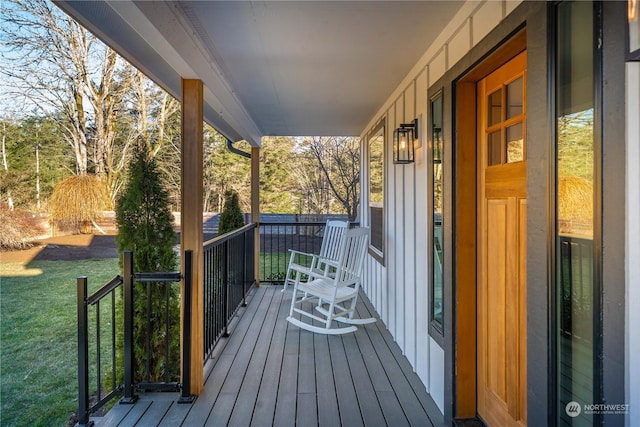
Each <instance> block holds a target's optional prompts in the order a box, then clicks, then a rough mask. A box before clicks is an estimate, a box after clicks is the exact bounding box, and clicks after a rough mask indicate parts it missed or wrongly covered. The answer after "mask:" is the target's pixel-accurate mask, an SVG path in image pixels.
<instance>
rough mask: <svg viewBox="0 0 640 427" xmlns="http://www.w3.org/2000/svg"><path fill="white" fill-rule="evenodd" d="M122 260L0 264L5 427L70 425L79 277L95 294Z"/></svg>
mask: <svg viewBox="0 0 640 427" xmlns="http://www.w3.org/2000/svg"><path fill="white" fill-rule="evenodd" d="M119 271H120V269H119V267H118V260H117V259H115V258H114V259H99V260H98V259H96V260H82V261H33V262H30V263H29V264H28V265H27V266H25V265H23V264H20V263H3V264H0V375H1V378H2V380H1V384H0V425H2V426H26V425H28V426H64V425H65V424H66V422H67V420H68V419H69V416H70V415H72V414H73V413H74V412H75V411H77V409H78V350H77V349H78V346H77V314H76V277H77V276H82V275H85V276H88V278H89V292H90V293H91V292H93V291H95V290H96V289H98V288H99V287H100V286H102V285H103V284H104V283H106V282H107V281H109V280H111V279H112V278H113V277H114V276H115V275H116V274H118V273H119Z"/></svg>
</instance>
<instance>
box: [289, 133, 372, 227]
mask: <svg viewBox="0 0 640 427" xmlns="http://www.w3.org/2000/svg"><path fill="white" fill-rule="evenodd" d="M303 147H304V148H305V149H307V150H308V151H309V153H311V154H312V155H313V157H314V158H315V162H312V163H311V164H312V166H311V167H317V168H318V170H319V173H320V176H317V172H315V171H313V170H310V169H308V168H309V166H307V169H306V170H303V171H300V173H299V175H300V176H301V177H302V178H304V179H302V180H301V181H300V183H301V185H302V186H303V188H304V187H305V186H306V187H307V190H308V191H307V193H308V194H309V193H310V192H311V193H313V191H316V192H317V191H322V190H323V189H328V190H329V191H330V194H331V197H333V198H335V200H337V202H338V203H339V204H340V206H341V207H342V209H343V210H344V212H345V213H346V214H347V215H348V216H349V220H350V221H353V220H355V219H356V216H357V215H358V206H359V202H360V199H359V198H360V141H359V139H358V138H352V137H313V138H308V139H306V140H305V141H304V143H303ZM314 163H315V165H314ZM314 176H315V179H314ZM303 191H304V190H303ZM315 197H316V200H317V202H318V203H320V204H327V206H328V208H327V209H326V212H330V211H332V210H333V209H331V206H330V205H331V202H330V201H329V200H328V199H327V197H328V196H327V195H326V194H316V195H315Z"/></svg>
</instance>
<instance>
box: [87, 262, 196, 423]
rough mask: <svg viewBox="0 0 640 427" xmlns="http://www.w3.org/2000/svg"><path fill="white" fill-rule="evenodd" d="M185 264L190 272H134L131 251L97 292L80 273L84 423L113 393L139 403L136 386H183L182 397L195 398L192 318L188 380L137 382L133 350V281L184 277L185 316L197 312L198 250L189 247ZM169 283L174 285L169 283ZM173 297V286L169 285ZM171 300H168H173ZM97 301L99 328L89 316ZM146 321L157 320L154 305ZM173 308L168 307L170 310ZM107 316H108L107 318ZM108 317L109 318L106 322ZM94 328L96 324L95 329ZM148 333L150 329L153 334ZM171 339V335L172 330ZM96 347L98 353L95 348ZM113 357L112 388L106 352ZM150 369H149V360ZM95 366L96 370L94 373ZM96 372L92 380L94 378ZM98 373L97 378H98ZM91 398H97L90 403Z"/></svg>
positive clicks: (187, 333)
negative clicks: (194, 280)
mask: <svg viewBox="0 0 640 427" xmlns="http://www.w3.org/2000/svg"><path fill="white" fill-rule="evenodd" d="M184 257H185V259H184V265H185V272H184V277H183V276H182V275H181V274H180V273H134V271H133V252H131V251H125V252H124V257H123V273H122V275H121V276H120V275H118V276H116V277H114V278H113V279H112V280H111V281H110V282H109V283H107V284H105V285H104V286H102V287H101V288H100V289H98V290H97V291H96V292H94V293H93V294H91V295H88V279H87V277H86V276H81V277H78V279H77V311H78V425H79V426H90V425H92V424H93V423H92V422H91V421H90V418H89V417H90V414H92V413H94V412H96V411H97V410H98V409H100V408H101V407H103V406H104V405H105V404H107V403H108V402H109V401H110V400H111V399H113V398H115V397H116V396H118V395H120V394H123V397H122V398H121V399H120V403H123V404H131V403H135V402H136V400H137V397H136V395H135V390H136V389H169V388H170V389H172V390H179V389H180V390H181V396H180V399H179V402H180V403H184V402H191V401H192V400H193V398H192V395H191V387H190V381H189V378H190V375H191V366H190V358H189V354H190V353H189V352H190V347H191V341H190V340H191V328H190V322H183V331H182V334H183V337H184V338H183V355H182V359H183V365H182V375H183V379H184V380H183V384H182V385H180V384H178V383H177V382H175V383H172V382H170V381H166V378H165V381H163V382H161V383H151V382H150V381H147V382H139V383H137V384H134V374H133V372H134V355H133V353H134V350H133V346H134V344H133V342H134V341H133V340H134V338H133V328H134V321H135V320H136V319H134V309H133V307H134V306H133V303H134V301H133V298H134V292H133V286H134V281H138V282H142V283H147V287H149V286H152V285H151V284H152V283H166V282H179V281H180V280H181V279H182V278H184V289H185V298H186V303H185V307H184V313H185V318H187V319H190V318H191V301H190V295H191V280H192V264H193V262H192V252H191V251H186V252H185V253H184ZM120 287H122V299H123V311H122V313H121V315H120V316H121V318H118V310H117V309H116V290H117V289H118V288H120ZM167 288H168V286H167ZM167 298H168V291H167ZM107 302H109V303H110V304H109V306H108V309H109V312H108V313H107V314H106V315H105V314H104V313H103V312H102V311H101V306H103V305H107ZM166 302H167V306H168V301H166ZM90 307H94V311H93V312H92V313H91V319H92V320H93V328H91V326H92V325H91V324H90V322H89V318H90V316H89V314H90V312H89V308H90ZM148 309H149V310H148V311H147V316H146V317H147V319H146V327H147V329H148V328H149V327H150V325H151V320H150V318H151V311H150V307H149V306H148ZM166 313H167V314H168V309H167V312H166ZM103 317H106V318H105V319H103ZM165 319H166V323H167V325H165V334H166V333H167V331H168V330H169V326H168V324H169V322H170V319H169V316H168V315H167V316H166V317H165ZM104 320H106V322H104ZM103 324H106V325H110V328H107V327H103ZM116 325H122V329H123V337H122V338H121V339H122V340H123V341H122V342H123V347H122V348H123V355H122V356H123V357H122V362H121V363H122V364H121V366H119V365H118V357H117V350H116V348H117V344H116V341H117V340H118V339H119V338H118V331H117V327H116ZM90 329H92V330H91V331H90ZM106 329H108V332H109V337H108V342H109V345H108V346H107V347H108V348H105V346H103V342H104V340H103V337H102V335H103V332H106ZM147 335H148V334H147ZM90 337H93V339H94V340H93V342H91V346H90V344H89V339H90ZM165 339H166V340H167V341H166V342H167V343H168V340H170V339H171V337H169V336H166V337H165ZM149 348H150V346H149V345H147V360H149V356H150V355H149ZM91 350H93V353H92V356H90V351H91ZM105 354H106V356H107V358H109V359H110V366H109V367H108V371H109V372H110V375H109V378H108V380H107V382H108V384H109V386H108V387H107V388H108V390H106V391H104V390H103V388H105V384H106V382H105V381H104V379H103V374H102V372H103V369H104V368H103V359H104V357H105ZM168 360H169V354H168V352H165V363H168ZM146 363H147V372H148V368H149V367H148V362H146ZM90 369H91V371H94V372H93V375H91V372H90ZM118 372H123V375H122V380H121V381H122V383H120V381H119V380H118ZM90 377H91V380H92V381H90ZM93 377H95V378H93ZM91 386H95V390H94V397H93V399H91V394H90V388H91ZM90 400H91V401H92V403H91V404H90Z"/></svg>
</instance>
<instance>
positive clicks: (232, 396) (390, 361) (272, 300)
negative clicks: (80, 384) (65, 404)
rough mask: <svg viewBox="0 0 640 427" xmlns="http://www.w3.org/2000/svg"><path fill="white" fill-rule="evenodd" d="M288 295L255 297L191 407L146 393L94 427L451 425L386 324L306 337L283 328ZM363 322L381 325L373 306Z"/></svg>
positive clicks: (364, 303) (273, 291) (362, 313)
mask: <svg viewBox="0 0 640 427" xmlns="http://www.w3.org/2000/svg"><path fill="white" fill-rule="evenodd" d="M281 289H282V288H281V287H276V286H261V287H260V288H257V289H256V290H255V291H253V292H252V294H251V297H250V301H249V304H248V306H247V307H246V308H244V309H241V313H239V318H238V320H237V322H236V323H235V325H233V329H232V330H231V336H230V337H229V338H225V339H223V341H224V342H223V343H221V345H219V346H218V348H217V349H216V350H217V351H216V354H215V355H214V357H213V359H212V360H211V361H210V362H208V364H207V367H206V368H207V370H206V372H205V375H206V382H205V389H204V391H203V393H202V394H201V395H200V396H198V398H197V399H196V401H195V402H194V403H193V404H190V405H189V404H186V405H185V404H177V403H176V400H177V398H178V395H177V394H175V393H145V394H141V395H140V399H139V400H138V402H137V403H136V404H135V405H119V404H117V405H116V406H114V408H113V409H112V410H111V411H110V412H109V413H108V414H107V415H106V416H104V417H102V418H94V420H95V422H96V426H97V427H105V426H233V427H235V426H349V427H351V426H360V425H366V426H385V425H387V426H394V427H395V426H405V425H411V426H432V425H435V426H440V425H444V421H443V417H442V415H441V414H440V412H439V411H438V409H437V407H436V406H435V403H434V402H433V400H432V399H431V397H430V396H429V395H428V394H427V393H426V391H425V387H424V385H423V384H422V382H421V381H420V379H419V378H418V377H417V375H416V374H415V373H413V371H412V369H411V366H410V365H409V362H408V361H407V359H406V358H405V357H404V356H403V355H402V354H401V351H400V348H399V347H398V346H397V345H396V343H395V342H394V341H393V339H392V337H391V335H390V334H389V332H388V331H387V330H386V328H385V326H384V324H383V323H382V322H381V321H380V320H378V321H377V322H376V323H374V324H369V325H364V326H359V327H358V331H356V332H355V333H352V334H346V335H342V336H326V335H319V334H313V333H311V332H307V331H303V330H300V329H299V328H297V327H295V326H293V325H291V324H289V322H287V321H286V320H285V319H286V317H287V314H288V310H289V304H290V301H291V292H286V293H282V292H280V290H281ZM242 312H244V313H242ZM358 316H359V317H361V318H365V317H371V316H375V317H377V314H376V313H375V311H374V310H373V307H372V306H371V304H370V303H369V301H368V300H366V298H360V299H359V302H358Z"/></svg>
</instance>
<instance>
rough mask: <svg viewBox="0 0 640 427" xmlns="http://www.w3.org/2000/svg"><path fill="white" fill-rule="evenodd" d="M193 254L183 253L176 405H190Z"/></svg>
mask: <svg viewBox="0 0 640 427" xmlns="http://www.w3.org/2000/svg"><path fill="white" fill-rule="evenodd" d="M192 270H193V252H192V251H191V250H188V251H185V252H184V320H183V322H182V328H183V329H182V392H181V393H180V399H178V403H191V402H193V401H194V399H195V397H194V396H193V395H192V394H191V310H192V308H191V298H192V295H191V292H192V283H191V282H192V280H193V279H192V275H193V271H192Z"/></svg>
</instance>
